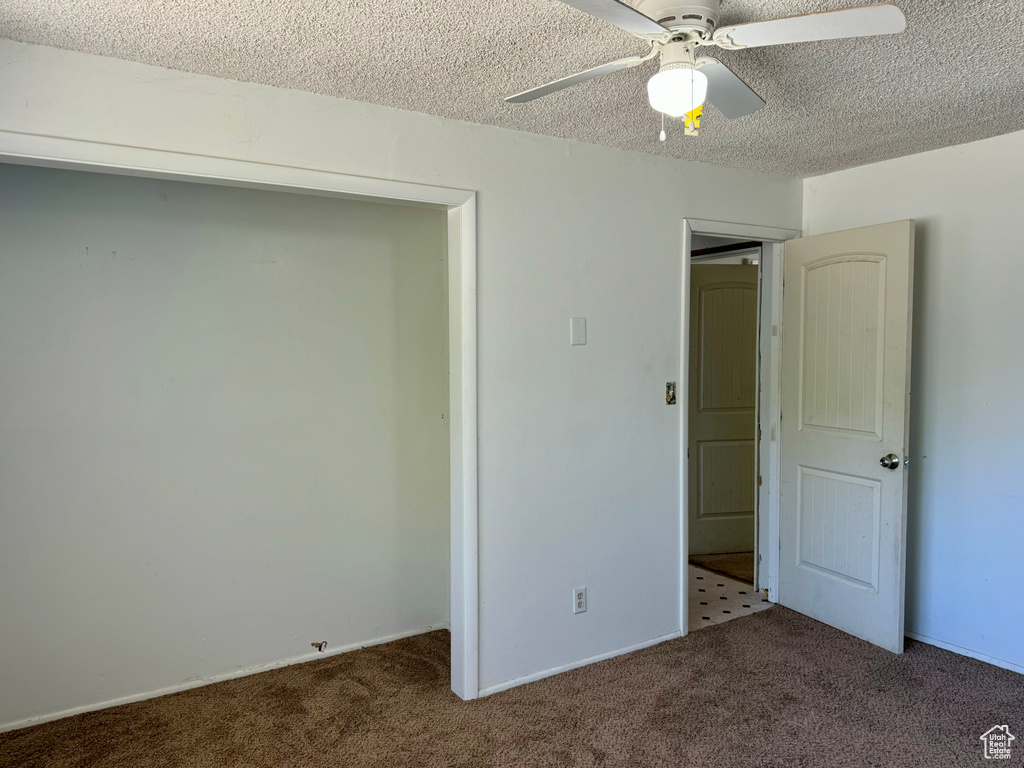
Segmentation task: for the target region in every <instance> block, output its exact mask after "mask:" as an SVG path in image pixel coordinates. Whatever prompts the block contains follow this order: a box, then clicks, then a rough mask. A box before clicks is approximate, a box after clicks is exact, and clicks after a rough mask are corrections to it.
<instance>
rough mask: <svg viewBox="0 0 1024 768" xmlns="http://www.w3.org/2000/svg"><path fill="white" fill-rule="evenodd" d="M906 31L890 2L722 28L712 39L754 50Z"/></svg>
mask: <svg viewBox="0 0 1024 768" xmlns="http://www.w3.org/2000/svg"><path fill="white" fill-rule="evenodd" d="M906 28H907V19H906V17H904V15H903V11H901V10H900V9H899V8H897V7H896V6H895V5H893V4H892V3H880V4H878V5H863V6H859V7H857V8H844V9H842V10H839V11H824V12H822V13H808V14H804V15H802V16H787V17H786V18H782V19H771V20H769V21H755V22H752V23H750V24H739V25H737V26H734V27H721V28H720V29H719V30H718V31H716V32H715V38H714V39H715V42H716V43H718V44H719V45H721V46H722V47H723V48H757V47H760V46H762V45H785V44H786V43H809V42H812V41H815V40H837V39H839V38H843V37H867V36H869V35H894V34H896V33H898V32H902V31H903V30H904V29H906Z"/></svg>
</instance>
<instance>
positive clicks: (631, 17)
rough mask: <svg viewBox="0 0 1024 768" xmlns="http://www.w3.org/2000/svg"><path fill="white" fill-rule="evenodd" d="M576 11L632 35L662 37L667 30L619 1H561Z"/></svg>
mask: <svg viewBox="0 0 1024 768" xmlns="http://www.w3.org/2000/svg"><path fill="white" fill-rule="evenodd" d="M562 2H563V3H565V4H566V5H571V6H572V7H573V8H575V9H576V10H578V11H583V12H584V13H589V14H590V15H591V16H596V17H597V18H599V19H601V20H602V21H607V22H608V23H609V24H614V25H615V26H616V27H618V28H619V29H622V30H625V31H626V32H632V33H633V34H634V35H663V34H665V33H666V32H667V31H668V30H667V29H665V28H664V27H663V26H661V24H659V23H658V22H656V21H654V20H653V19H649V18H647V17H646V16H644V15H643V14H642V13H640V11H638V10H636V9H634V8H633V7H631V6H629V5H626V4H625V3H621V2H619V0H562Z"/></svg>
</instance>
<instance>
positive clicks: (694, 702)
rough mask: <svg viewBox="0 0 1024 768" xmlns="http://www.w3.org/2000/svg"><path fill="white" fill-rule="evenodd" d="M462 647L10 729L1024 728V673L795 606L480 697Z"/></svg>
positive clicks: (589, 746) (595, 732)
mask: <svg viewBox="0 0 1024 768" xmlns="http://www.w3.org/2000/svg"><path fill="white" fill-rule="evenodd" d="M448 663H449V658H448V634H447V633H446V632H433V633H431V634H428V635H420V636H418V637H414V638H410V639H407V640H401V641H398V642H395V643H391V644H389V645H382V646H376V647H374V648H367V649H365V650H362V651H357V652H355V653H349V654H345V655H340V656H334V657H331V658H327V659H324V660H322V661H314V662H309V663H307V664H301V665H298V666H293V667H287V668H284V669H278V670H273V671H270V672H264V673H262V674H259V675H253V676H251V677H245V678H240V679H237V680H230V681H227V682H224V683H218V684H216V685H211V686H207V687H205V688H197V689H194V690H191V691H185V692H182V693H177V694H174V695H171V696H165V697H162V698H159V699H151V700H149V701H144V702H138V703H136V704H127V705H125V706H122V707H117V708H115V709H108V710H105V711H101V712H93V713H89V714H84V715H77V716H75V717H71V718H67V719H65V720H60V721H57V722H54V723H46V724H44V725H39V726H35V727H33V728H27V729H24V730H20V731H13V732H11V733H7V734H2V735H0V765H3V766H19V767H21V768H24V767H26V766H48V767H50V768H59V767H62V766H81V767H82V768H85V767H86V766H87V767H88V768H101V767H103V766H111V767H116V768H122V767H127V766H131V767H132V768H157V766H159V767H160V768H171V767H172V766H181V767H182V768H207V767H209V768H242V767H243V766H244V767H245V768H256V767H259V766H274V767H275V768H285V767H291V766H294V767H295V768H299V767H300V766H301V767H302V768H311V767H313V766H317V767H325V768H341V767H342V766H344V768H370V767H371V766H372V767H373V768H427V767H428V766H467V767H469V766H472V767H473V768H479V767H487V766H529V767H533V766H536V767H538V768H541V767H543V768H547V767H551V768H556V767H557V768H565V767H566V766H622V767H623V768H626V767H627V766H628V767H629V768H634V767H646V766H666V767H667V766H671V768H679V767H680V766H687V767H697V768H700V767H702V766H708V767H710V766H714V768H720V767H722V766H725V767H726V768H729V767H733V766H734V767H735V768H740V767H742V768H751V767H761V766H779V767H780V768H781V767H782V766H786V767H787V768H791V767H792V766H808V767H812V766H813V768H822V767H823V766H825V767H827V766H843V767H847V766H848V767H849V768H867V767H868V766H885V767H886V768H913V767H914V766H921V768H943V767H945V766H951V767H952V766H971V765H977V766H982V765H985V764H986V761H985V760H984V759H983V758H982V754H981V748H982V743H981V741H980V740H979V736H981V734H982V733H984V732H985V731H986V730H988V729H989V728H990V727H992V726H993V725H997V724H999V725H1001V724H1004V723H1008V724H1009V726H1010V730H1011V732H1014V733H1015V734H1017V735H1019V736H1024V676H1022V675H1018V674H1016V673H1013V672H1009V671H1007V670H1003V669H998V668H997V667H993V666H990V665H988V664H984V663H982V662H979V661H975V660H973V659H968V658H965V657H963V656H957V655H954V654H952V653H949V652H947V651H942V650H939V649H937V648H933V647H930V646H927V645H923V644H919V643H913V642H909V641H908V647H907V652H906V653H905V654H904V655H902V656H895V655H892V654H890V653H888V652H886V651H883V650H880V649H878V648H875V647H873V646H871V645H868V644H867V643H864V642H861V641H860V640H856V639H854V638H851V637H849V636H847V635H844V634H842V633H841V632H838V631H836V630H834V629H831V628H829V627H826V626H824V625H822V624H819V623H817V622H815V621H812V620H810V619H807V618H805V617H803V616H800V615H798V614H796V613H793V612H791V611H788V610H786V609H785V608H779V607H776V608H771V609H769V610H767V611H763V612H761V613H758V614H755V615H753V616H749V617H746V618H742V619H736V620H735V621H731V622H727V623H725V624H720V625H718V626H713V627H708V628H706V629H702V630H701V631H699V632H695V633H694V634H692V635H690V636H689V637H687V638H684V639H681V640H674V641H672V642H668V643H663V644H662V645H658V646H655V647H653V648H649V649H646V650H643V651H637V652H636V653H632V654H630V655H628V656H623V657H619V658H617V659H611V660H609V661H605V662H601V663H599V664H596V665H593V666H590V667H586V668H583V669H578V670H575V671H572V672H568V673H565V674H562V675H558V676H556V677H552V678H548V679H546V680H542V681H540V682H537V683H533V684H530V685H526V686H523V687H521V688H517V689H514V690H511V691H506V692H504V693H499V694H496V695H494V696H491V697H490V698H486V699H482V700H480V701H475V702H461V701H459V700H458V699H457V698H456V697H455V695H454V694H452V693H451V691H450V690H449V689H448ZM1017 743H1018V744H1019V743H1021V742H1019V741H1018V742H1017ZM1018 749H1020V748H1019V747H1016V746H1015V747H1014V755H1013V760H1012V761H1010V762H1011V763H1012V764H1013V765H1020V757H1019V756H1018V755H1017V754H1016V752H1017V750H1018ZM1022 751H1024V750H1022Z"/></svg>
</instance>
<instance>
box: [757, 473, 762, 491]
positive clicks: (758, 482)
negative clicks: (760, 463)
mask: <svg viewBox="0 0 1024 768" xmlns="http://www.w3.org/2000/svg"><path fill="white" fill-rule="evenodd" d="M761 485H762V480H761V476H760V475H758V476H757V487H758V488H760V487H761Z"/></svg>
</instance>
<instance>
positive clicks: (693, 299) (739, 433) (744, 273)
mask: <svg viewBox="0 0 1024 768" xmlns="http://www.w3.org/2000/svg"><path fill="white" fill-rule="evenodd" d="M757 270H758V268H757V266H756V265H747V264H743V265H740V264H693V265H692V266H691V268H690V386H689V390H690V392H689V413H690V421H689V444H688V455H689V461H688V467H689V473H690V475H689V484H688V487H689V499H688V507H689V525H690V552H689V554H691V555H697V554H709V553H722V552H748V551H751V550H753V549H754V500H755V493H754V482H755V479H754V473H755V464H754V455H755V443H754V430H755V426H754V418H755V413H754V403H755V400H756V397H757V376H756V371H757V366H756V363H757Z"/></svg>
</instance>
